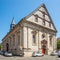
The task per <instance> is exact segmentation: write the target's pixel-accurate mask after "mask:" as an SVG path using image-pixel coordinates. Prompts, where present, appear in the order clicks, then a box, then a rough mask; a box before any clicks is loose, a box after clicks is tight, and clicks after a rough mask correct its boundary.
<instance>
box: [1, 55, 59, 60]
mask: <svg viewBox="0 0 60 60" xmlns="http://www.w3.org/2000/svg"><path fill="white" fill-rule="evenodd" d="M0 60H60V58H58V57H57V56H48V55H45V56H43V57H19V56H12V57H5V56H1V55H0Z"/></svg>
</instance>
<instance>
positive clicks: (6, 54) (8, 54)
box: [4, 52, 12, 57]
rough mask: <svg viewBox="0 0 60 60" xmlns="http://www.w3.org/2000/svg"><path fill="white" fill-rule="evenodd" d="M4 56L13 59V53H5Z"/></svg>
mask: <svg viewBox="0 0 60 60" xmlns="http://www.w3.org/2000/svg"><path fill="white" fill-rule="evenodd" d="M4 56H8V57H11V56H12V53H11V52H5V53H4Z"/></svg>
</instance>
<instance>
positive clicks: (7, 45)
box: [6, 43, 9, 51]
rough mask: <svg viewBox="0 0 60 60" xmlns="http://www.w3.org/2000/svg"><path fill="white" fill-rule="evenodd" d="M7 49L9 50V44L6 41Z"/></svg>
mask: <svg viewBox="0 0 60 60" xmlns="http://www.w3.org/2000/svg"><path fill="white" fill-rule="evenodd" d="M6 51H9V44H8V43H6Z"/></svg>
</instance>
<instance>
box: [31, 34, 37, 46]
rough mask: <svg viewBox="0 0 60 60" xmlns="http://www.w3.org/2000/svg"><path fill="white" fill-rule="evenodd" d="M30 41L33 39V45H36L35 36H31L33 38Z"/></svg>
mask: <svg viewBox="0 0 60 60" xmlns="http://www.w3.org/2000/svg"><path fill="white" fill-rule="evenodd" d="M32 39H33V40H32V42H33V45H36V35H33V36H32Z"/></svg>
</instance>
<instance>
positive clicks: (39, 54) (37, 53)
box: [32, 51, 44, 57]
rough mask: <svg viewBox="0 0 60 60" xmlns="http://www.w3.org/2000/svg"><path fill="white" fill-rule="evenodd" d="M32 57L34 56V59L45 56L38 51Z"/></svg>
mask: <svg viewBox="0 0 60 60" xmlns="http://www.w3.org/2000/svg"><path fill="white" fill-rule="evenodd" d="M32 56H33V57H37V56H44V54H43V53H41V52H39V51H37V52H33V53H32Z"/></svg>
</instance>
